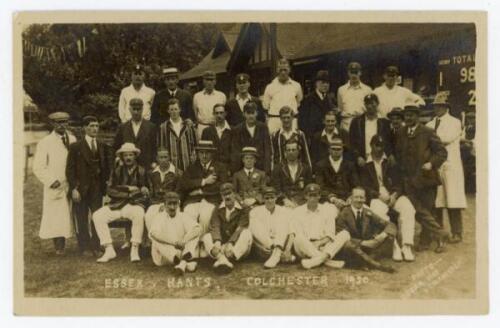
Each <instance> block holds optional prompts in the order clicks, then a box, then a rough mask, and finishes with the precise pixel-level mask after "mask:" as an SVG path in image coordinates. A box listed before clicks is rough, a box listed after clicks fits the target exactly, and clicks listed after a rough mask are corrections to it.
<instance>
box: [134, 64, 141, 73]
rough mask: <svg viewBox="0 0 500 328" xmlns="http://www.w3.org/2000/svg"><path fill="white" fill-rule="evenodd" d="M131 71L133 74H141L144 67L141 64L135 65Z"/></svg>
mask: <svg viewBox="0 0 500 328" xmlns="http://www.w3.org/2000/svg"><path fill="white" fill-rule="evenodd" d="M133 71H134V73H142V72H144V67H142V65H141V64H135V65H134V69H133Z"/></svg>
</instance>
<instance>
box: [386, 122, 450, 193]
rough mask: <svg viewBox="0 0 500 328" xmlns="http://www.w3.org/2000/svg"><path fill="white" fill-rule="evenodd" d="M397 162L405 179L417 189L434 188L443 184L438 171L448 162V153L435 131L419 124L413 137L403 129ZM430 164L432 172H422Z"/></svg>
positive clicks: (399, 139)
mask: <svg viewBox="0 0 500 328" xmlns="http://www.w3.org/2000/svg"><path fill="white" fill-rule="evenodd" d="M395 154H396V160H397V162H398V165H399V167H400V168H401V170H402V172H403V177H404V178H407V180H408V182H409V183H410V184H411V185H412V186H413V187H415V188H417V189H420V188H425V187H434V186H437V185H439V184H441V179H440V178H439V173H438V171H437V170H438V169H439V167H440V166H441V165H442V164H443V163H444V161H446V159H447V157H448V152H447V151H446V148H445V147H444V145H443V143H442V142H441V139H439V137H438V136H437V135H436V133H435V132H434V130H432V129H430V128H428V127H426V126H424V125H422V124H419V125H418V126H417V127H416V129H415V132H414V135H413V136H412V137H410V136H408V127H404V128H401V129H400V130H399V131H398V134H397V138H396V152H395ZM427 162H430V163H431V164H432V170H430V171H424V170H422V165H424V164H425V163H427Z"/></svg>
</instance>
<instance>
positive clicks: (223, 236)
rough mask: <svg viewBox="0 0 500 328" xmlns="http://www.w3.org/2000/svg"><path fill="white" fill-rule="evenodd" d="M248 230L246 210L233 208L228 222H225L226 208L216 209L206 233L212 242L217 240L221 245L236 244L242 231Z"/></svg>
mask: <svg viewBox="0 0 500 328" xmlns="http://www.w3.org/2000/svg"><path fill="white" fill-rule="evenodd" d="M246 228H248V210H247V209H241V208H235V209H234V211H233V212H232V213H231V215H230V220H229V221H228V220H226V207H225V206H223V207H216V208H214V211H213V212H212V217H211V218H210V224H209V225H208V232H209V233H210V234H211V235H212V239H213V241H214V242H215V241H217V240H219V241H220V242H221V243H222V244H225V243H232V244H233V245H234V243H236V241H237V240H238V238H239V237H240V233H241V231H242V230H243V229H246Z"/></svg>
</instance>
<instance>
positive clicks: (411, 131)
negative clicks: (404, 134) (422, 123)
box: [408, 128, 415, 137]
mask: <svg viewBox="0 0 500 328" xmlns="http://www.w3.org/2000/svg"><path fill="white" fill-rule="evenodd" d="M414 132H415V129H414V128H409V129H408V135H409V136H410V137H413V133H414Z"/></svg>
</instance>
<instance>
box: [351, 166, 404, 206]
mask: <svg viewBox="0 0 500 328" xmlns="http://www.w3.org/2000/svg"><path fill="white" fill-rule="evenodd" d="M360 179H361V185H362V186H363V187H364V188H365V190H366V200H367V203H368V204H370V201H371V200H372V199H374V198H378V197H379V196H380V193H379V187H380V185H379V182H378V179H377V172H376V171H375V164H374V163H373V162H368V163H366V165H365V166H364V167H363V168H362V169H361V170H360ZM382 179H383V181H384V187H385V188H386V189H387V191H388V192H389V193H391V194H392V193H394V192H396V193H398V195H401V193H402V192H403V181H402V179H401V171H400V169H399V167H398V166H397V165H396V166H390V165H389V163H388V162H387V160H386V159H384V160H382Z"/></svg>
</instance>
